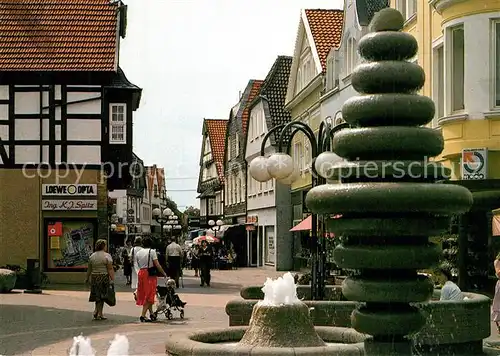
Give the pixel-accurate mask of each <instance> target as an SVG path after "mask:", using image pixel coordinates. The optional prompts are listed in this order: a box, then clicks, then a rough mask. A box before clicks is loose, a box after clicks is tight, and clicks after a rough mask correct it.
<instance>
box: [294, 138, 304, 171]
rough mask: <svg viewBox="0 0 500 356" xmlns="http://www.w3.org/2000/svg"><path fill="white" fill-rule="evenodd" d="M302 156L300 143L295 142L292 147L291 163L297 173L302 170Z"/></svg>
mask: <svg viewBox="0 0 500 356" xmlns="http://www.w3.org/2000/svg"><path fill="white" fill-rule="evenodd" d="M303 156H304V154H303V146H302V142H295V144H294V145H293V163H294V165H295V167H296V168H297V169H298V170H299V171H300V170H302V157H303Z"/></svg>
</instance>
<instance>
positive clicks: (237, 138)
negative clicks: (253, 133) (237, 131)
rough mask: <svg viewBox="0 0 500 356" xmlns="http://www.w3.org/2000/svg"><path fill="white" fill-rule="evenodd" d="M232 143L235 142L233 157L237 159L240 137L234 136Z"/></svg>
mask: <svg viewBox="0 0 500 356" xmlns="http://www.w3.org/2000/svg"><path fill="white" fill-rule="evenodd" d="M234 141H235V144H236V148H235V149H234V151H235V152H234V156H235V157H238V156H239V155H240V137H239V136H238V135H236V137H235V138H234Z"/></svg>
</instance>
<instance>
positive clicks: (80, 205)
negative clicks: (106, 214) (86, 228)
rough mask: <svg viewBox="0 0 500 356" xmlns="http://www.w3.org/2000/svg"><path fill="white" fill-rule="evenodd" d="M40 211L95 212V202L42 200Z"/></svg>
mask: <svg viewBox="0 0 500 356" xmlns="http://www.w3.org/2000/svg"><path fill="white" fill-rule="evenodd" d="M42 210H45V211H61V210H71V211H83V210H97V200H66V199H64V200H42Z"/></svg>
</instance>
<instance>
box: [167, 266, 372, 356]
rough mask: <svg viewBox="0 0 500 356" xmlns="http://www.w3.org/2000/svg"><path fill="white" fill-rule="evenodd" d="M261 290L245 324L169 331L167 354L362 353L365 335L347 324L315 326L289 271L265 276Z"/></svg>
mask: <svg viewBox="0 0 500 356" xmlns="http://www.w3.org/2000/svg"><path fill="white" fill-rule="evenodd" d="M262 291H263V292H264V300H261V301H259V302H258V303H257V304H256V305H255V306H254V308H253V312H252V318H251V320H250V325H249V326H248V327H230V328H227V329H222V330H211V331H207V332H193V333H191V334H186V333H185V332H173V333H171V334H170V335H169V338H168V339H167V344H166V353H167V355H172V356H173V355H175V356H184V355H186V356H187V355H220V356H226V355H243V354H245V355H274V354H277V355H278V354H279V355H297V354H300V355H311V356H313V355H332V356H333V355H359V356H361V355H363V344H362V342H363V340H364V339H365V336H364V335H362V334H359V333H357V332H356V331H354V330H353V329H349V328H340V327H314V326H313V324H312V322H311V318H310V316H309V308H308V307H307V306H306V305H305V304H304V303H303V302H302V301H301V300H299V299H298V298H297V290H296V285H295V282H294V278H293V276H292V275H291V274H290V273H286V274H285V275H284V276H283V277H280V278H278V279H277V280H270V279H268V280H267V281H266V283H265V285H264V287H263V288H262Z"/></svg>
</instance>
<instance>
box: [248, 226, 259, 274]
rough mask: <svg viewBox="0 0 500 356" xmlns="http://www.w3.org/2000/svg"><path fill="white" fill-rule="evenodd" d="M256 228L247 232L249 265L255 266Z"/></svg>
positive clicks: (256, 259)
mask: <svg viewBox="0 0 500 356" xmlns="http://www.w3.org/2000/svg"><path fill="white" fill-rule="evenodd" d="M257 255H258V240H257V230H253V231H249V234H248V258H249V266H251V267H256V266H257V261H258V256H257Z"/></svg>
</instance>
